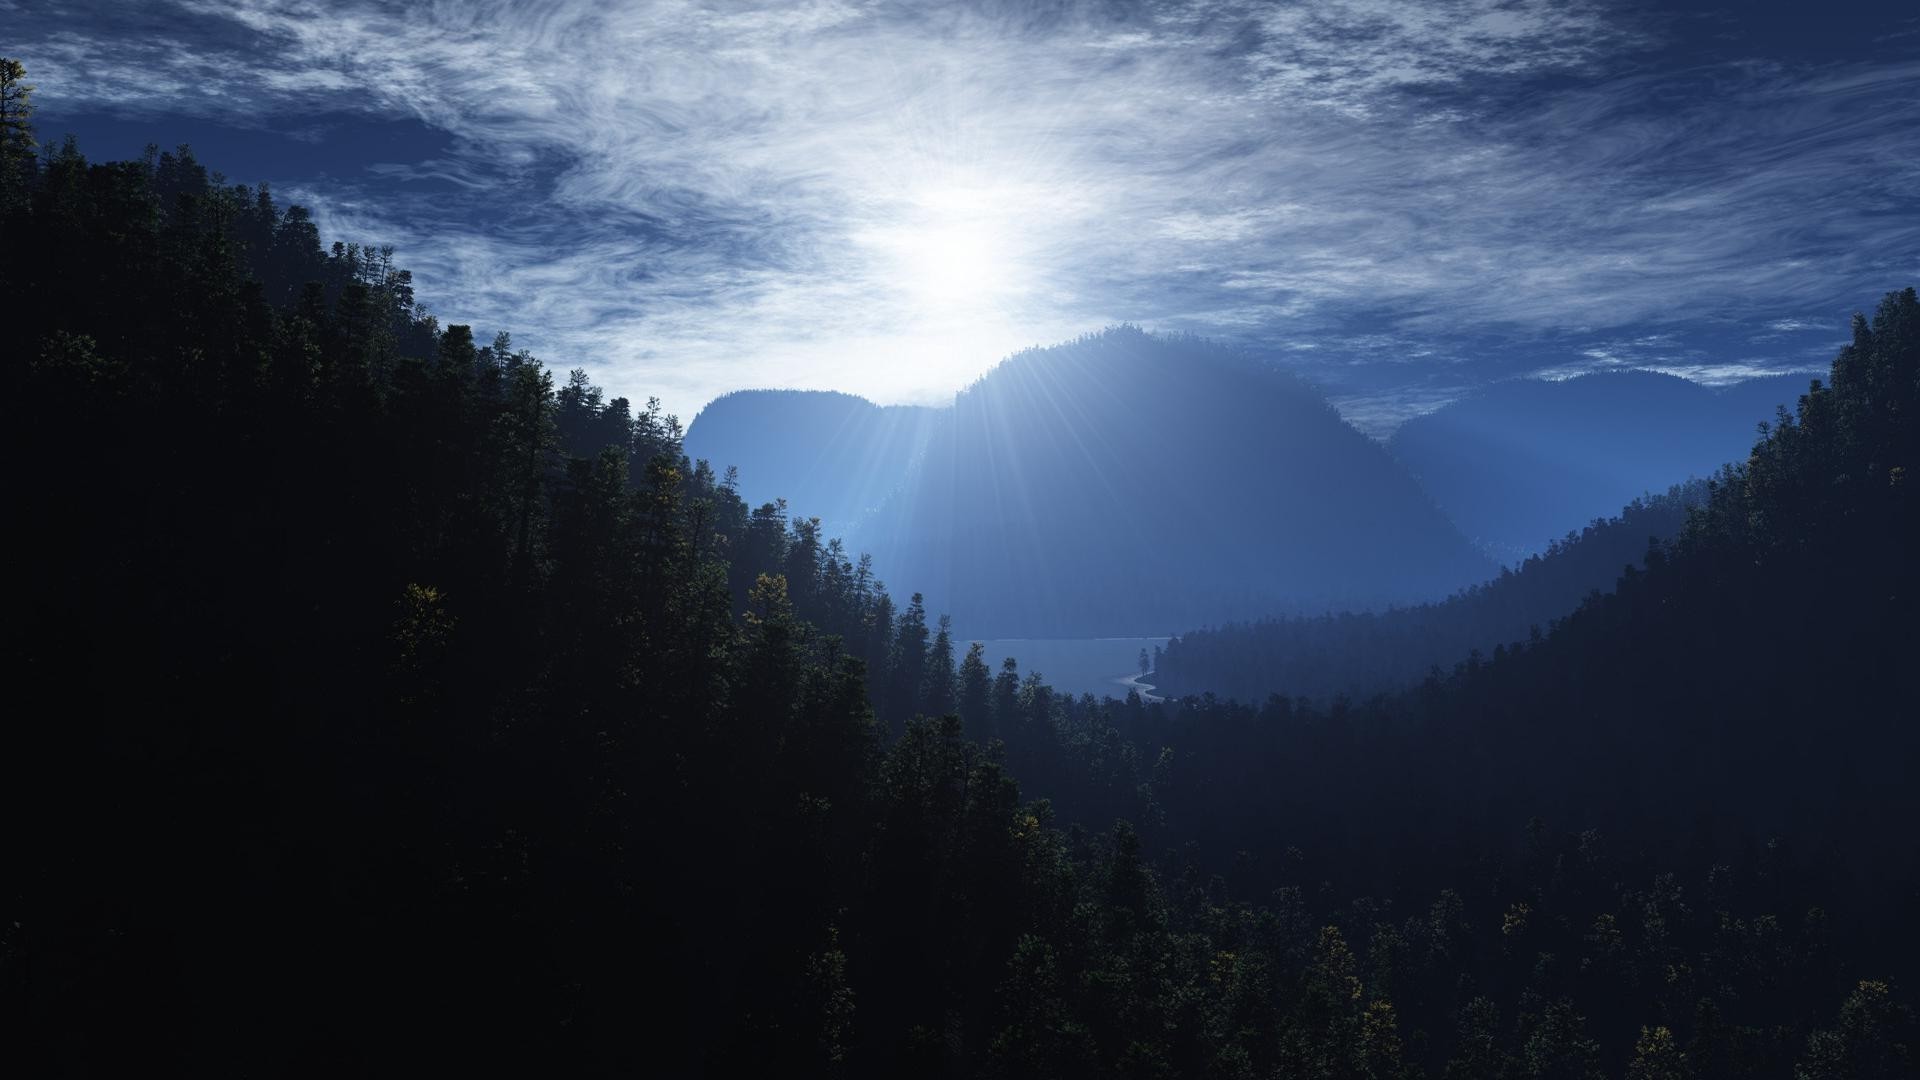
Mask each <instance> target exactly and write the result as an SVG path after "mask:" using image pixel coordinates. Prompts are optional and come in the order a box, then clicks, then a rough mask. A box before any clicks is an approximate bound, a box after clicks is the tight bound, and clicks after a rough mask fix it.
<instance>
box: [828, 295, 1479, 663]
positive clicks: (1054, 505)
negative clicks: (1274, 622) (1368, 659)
mask: <svg viewBox="0 0 1920 1080" xmlns="http://www.w3.org/2000/svg"><path fill="white" fill-rule="evenodd" d="M870 526H871V527H870V528H869V529H866V530H863V531H861V532H860V533H859V534H858V539H859V541H860V544H861V546H862V547H863V548H865V549H866V550H870V551H872V552H873V554H874V563H875V566H876V568H877V569H878V570H879V572H880V573H881V575H882V576H883V577H886V578H887V579H888V580H896V581H913V582H915V583H916V585H915V587H916V588H918V589H920V590H921V591H923V592H925V593H926V594H927V596H928V598H929V600H930V602H932V603H933V604H934V605H935V606H936V607H938V608H940V609H941V610H947V611H950V612H951V613H952V615H953V618H954V622H955V625H956V626H958V627H960V628H961V629H962V630H963V631H964V632H966V633H968V634H973V635H976V636H999V637H1006V636H1048V635H1058V636H1093V635H1103V634H1146V633H1158V632H1162V631H1164V630H1165V629H1167V628H1169V627H1178V626H1185V625H1193V624H1194V623H1195V622H1207V621H1219V620H1224V619H1231V618H1249V617H1253V616H1256V615H1265V614H1271V613H1275V612H1298V611H1324V610H1329V609H1349V608H1351V609H1367V608H1374V607H1382V606H1386V605H1388V604H1394V603H1408V602H1415V601H1420V600H1425V599H1431V598H1436V597H1440V596H1444V595H1446V594H1447V593H1450V592H1452V591H1453V590H1455V589H1458V588H1460V587H1462V586H1464V585H1467V584H1469V583H1472V582H1475V581H1479V580H1482V579H1484V578H1486V577H1488V576H1490V575H1491V574H1492V572H1493V566H1492V564H1491V563H1490V562H1489V561H1488V560H1487V559H1485V558H1484V557H1483V556H1481V555H1479V554H1478V553H1477V552H1475V551H1474V550H1473V548H1472V547H1471V545H1469V544H1468V543H1467V542H1466V541H1465V540H1464V539H1463V538H1462V537H1461V536H1460V534H1459V533H1458V531H1456V530H1455V529H1454V528H1453V527H1452V526H1451V525H1450V524H1449V523H1448V522H1447V520H1446V518H1445V517H1444V516H1443V515H1442V514H1441V513H1440V512H1439V511H1438V510H1437V509H1436V508H1435V507H1434V506H1433V504H1432V503H1431V502H1430V501H1429V500H1428V499H1427V498H1426V496H1425V495H1424V494H1422V492H1421V491H1420V489H1419V487H1418V485H1417V484H1415V483H1414V482H1413V480H1412V479H1411V478H1410V477H1409V476H1408V475H1407V474H1406V472H1405V470H1404V469H1402V468H1401V467H1400V466H1399V465H1398V464H1396V463H1395V462H1394V461H1393V460H1392V458H1391V457H1390V456H1388V455H1387V454H1386V453H1385V452H1384V451H1383V450H1382V448H1381V447H1380V446H1379V445H1378V444H1377V443H1375V442H1373V441H1372V440H1370V439H1368V438H1367V437H1366V436H1364V435H1362V434H1360V433H1359V432H1358V431H1356V430H1354V429H1353V428H1352V427H1350V426H1348V425H1347V424H1346V423H1345V422H1343V421H1342V420H1341V419H1340V417H1339V415H1338V414H1337V413H1335V412H1334V410H1333V409H1332V407H1331V406H1329V405H1328V404H1327V402H1326V400H1325V399H1324V398H1323V397H1322V396H1321V395H1320V394H1319V392H1318V391H1316V390H1315V389H1313V388H1312V387H1310V386H1308V385H1307V384H1305V383H1303V382H1302V381H1300V380H1299V379H1297V378H1294V377H1292V376H1290V375H1287V374H1285V373H1282V372H1279V371H1276V370H1274V369H1272V368H1269V367H1265V366H1262V365H1259V364H1256V363H1254V362H1251V361H1249V360H1247V359H1246V358H1244V357H1242V356H1241V355H1239V354H1237V353H1235V352H1233V351H1231V350H1228V349H1225V348H1222V347H1219V346H1215V345H1211V344H1208V343H1205V342H1202V341H1199V340H1194V339H1185V338H1169V337H1159V336H1155V335H1151V334H1146V333H1143V332H1141V331H1139V330H1136V329H1132V328H1126V327H1122V328H1115V329H1110V330H1107V331H1105V332H1102V333H1099V334H1094V335H1091V336H1089V337H1085V338H1082V339H1080V340H1077V341H1074V342H1071V343H1069V344H1066V345H1060V346H1056V347H1054V348H1048V349H1035V350H1030V351H1028V352H1024V353H1021V354H1019V355H1017V356H1014V357H1012V358H1010V359H1008V360H1006V361H1004V362H1003V363H1001V364H1000V365H999V366H998V367H996V368H994V369H993V370H992V371H991V372H989V373H988V374H987V375H986V376H984V377H983V378H981V379H980V380H979V381H978V382H977V383H975V384H974V385H973V386H971V387H969V388H968V389H966V390H965V391H963V392H962V393H961V394H960V395H959V396H958V397H957V399H956V400H955V402H954V405H953V408H952V410H951V411H950V412H949V413H948V414H947V416H946V417H945V420H944V422H943V423H942V424H941V425H940V426H938V427H937V428H936V429H935V431H934V434H933V437H932V439H931V440H930V441H929V443H928V446H927V450H926V453H925V455H924V457H923V459H922V461H921V464H920V466H919V467H918V468H917V469H916V470H915V473H914V475H913V476H912V478H911V479H910V481H909V482H908V483H907V484H906V485H905V486H904V487H903V488H902V489H901V491H900V493H899V495H898V496H897V497H896V499H895V500H894V501H893V502H892V503H891V504H890V505H889V506H888V507H887V508H886V509H885V510H884V511H883V512H882V513H881V514H879V515H876V516H875V517H874V518H872V519H870Z"/></svg>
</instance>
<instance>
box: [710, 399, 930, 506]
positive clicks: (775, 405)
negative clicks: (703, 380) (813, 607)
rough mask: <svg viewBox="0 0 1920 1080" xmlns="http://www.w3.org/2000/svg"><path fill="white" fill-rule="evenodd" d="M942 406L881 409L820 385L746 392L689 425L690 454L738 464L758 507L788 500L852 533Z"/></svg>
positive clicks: (744, 487)
mask: <svg viewBox="0 0 1920 1080" xmlns="http://www.w3.org/2000/svg"><path fill="white" fill-rule="evenodd" d="M938 415H939V411H938V410H935V409H926V408H918V407H915V406H911V405H889V406H880V405H875V404H874V403H873V402H871V401H868V400H866V399H865V398H860V397H855V396H853V395H852V394H841V393H835V392H831V391H818V390H742V391H739V392H737V393H732V394H727V395H725V396H723V397H719V398H716V399H714V400H713V401H712V402H711V403H709V404H708V405H707V407H706V408H704V409H702V410H700V415H698V416H696V417H694V419H693V423H692V424H690V425H689V426H688V428H687V434H686V439H685V442H684V443H683V445H684V447H685V450H686V453H687V456H688V457H690V458H692V459H693V460H695V461H702V460H704V461H707V462H709V463H710V464H712V465H713V467H714V468H715V469H716V470H722V471H724V470H725V469H727V468H729V467H735V468H738V470H739V475H738V478H737V483H738V484H739V490H740V494H741V497H743V498H745V499H746V500H747V502H749V503H751V504H753V505H756V506H758V505H760V504H762V503H767V502H772V501H773V500H775V499H780V498H784V499H786V500H787V503H788V507H789V508H790V509H791V510H792V512H793V513H794V514H795V515H796V516H799V517H802V518H806V517H817V518H819V519H820V522H821V525H822V526H823V527H824V528H825V529H826V530H827V531H828V533H830V534H831V533H839V532H844V531H846V530H847V529H849V528H851V527H852V526H853V525H854V524H855V523H856V522H858V521H859V520H860V519H861V518H862V517H864V516H865V515H867V514H868V513H870V512H872V511H873V509H874V508H875V507H877V506H879V505H880V504H881V503H882V502H884V501H885V500H886V498H887V496H888V495H890V494H892V493H893V491H894V489H895V488H896V487H898V486H899V484H900V482H901V481H902V480H903V479H905V478H906V476H907V473H908V469H909V467H910V466H911V465H912V463H913V462H914V461H915V459H916V458H918V456H919V455H920V452H921V451H922V450H923V449H925V447H926V444H927V437H928V435H929V434H930V433H931V432H932V430H933V424H934V420H935V417H937V416H938Z"/></svg>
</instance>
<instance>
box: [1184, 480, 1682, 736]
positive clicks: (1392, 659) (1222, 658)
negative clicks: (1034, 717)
mask: <svg viewBox="0 0 1920 1080" xmlns="http://www.w3.org/2000/svg"><path fill="white" fill-rule="evenodd" d="M1706 493H1707V485H1706V483H1705V482H1704V481H1696V482H1694V483H1691V484H1687V485H1683V486H1681V487H1677V488H1675V489H1673V490H1672V491H1669V492H1667V493H1666V494H1663V495H1659V496H1656V497H1654V498H1651V499H1646V500H1637V501H1635V502H1634V503H1632V504H1631V505H1629V506H1627V507H1626V508H1625V509H1623V510H1622V511H1621V512H1620V513H1619V514H1618V515H1617V516H1615V517H1612V518H1608V519H1606V520H1604V521H1595V522H1593V523H1592V524H1590V525H1588V526H1587V528H1586V529H1584V530H1582V531H1581V532H1580V533H1579V535H1577V536H1573V537H1570V538H1568V539H1565V540H1556V541H1554V543H1553V544H1552V545H1550V546H1549V547H1548V549H1547V551H1546V552H1545V553H1544V554H1541V555H1534V556H1530V557H1529V558H1528V559H1527V560H1526V561H1525V562H1524V563H1522V564H1521V565H1520V567H1519V568H1518V569H1517V570H1502V571H1501V573H1500V576H1499V577H1497V578H1495V579H1493V580H1492V581H1489V582H1486V583H1485V584H1481V585H1475V586H1473V587H1472V588H1469V589H1466V590H1464V591H1462V592H1460V593H1457V594H1455V595H1454V596H1451V597H1449V598H1447V599H1446V600H1445V601H1443V602H1440V603H1436V604H1421V605H1418V606H1415V607H1409V608H1399V609H1396V610H1393V611H1385V612H1378V613H1360V614H1351V613H1348V614H1339V615H1322V616H1313V617H1307V618H1284V619H1262V620H1259V621H1257V622H1252V623H1236V624H1230V625H1227V626H1221V627H1217V628H1211V629H1205V630H1196V631H1193V632H1191V633H1187V634H1182V635H1180V636H1179V637H1177V638H1174V639H1173V640H1172V641H1170V642H1168V643H1167V646H1166V649H1165V650H1164V651H1163V653H1162V654H1161V656H1160V658H1159V663H1158V665H1157V669H1156V671H1155V672H1154V678H1153V679H1151V680H1150V681H1151V682H1153V683H1154V685H1155V686H1156V687H1157V688H1158V690H1159V691H1160V692H1161V693H1162V694H1166V695H1170V696H1181V695H1186V694H1199V693H1207V692H1211V693H1215V694H1218V695H1220V696H1222V697H1234V698H1239V699H1240V700H1243V701H1261V700H1264V699H1265V698H1266V697H1267V695H1269V694H1281V695H1283V696H1287V697H1308V698H1314V699H1320V700H1324V699H1327V698H1330V697H1333V696H1335V695H1343V694H1344V695H1347V696H1349V697H1353V698H1361V697H1365V696H1367V695H1369V694H1374V693H1378V692H1381V691H1385V690H1393V689H1397V688H1400V687H1403V686H1408V685H1411V684H1413V683H1416V682H1418V681H1419V680H1421V679H1422V678H1424V677H1425V676H1426V675H1427V673H1428V672H1429V671H1430V670H1432V669H1433V668H1434V667H1436V666H1437V667H1440V668H1442V669H1449V668H1451V667H1452V666H1453V665H1454V664H1455V663H1457V662H1459V661H1462V660H1465V659H1466V658H1467V657H1468V656H1469V654H1471V653H1472V652H1473V651H1475V650H1478V651H1479V652H1481V653H1483V654H1487V655H1491V654H1492V653H1493V652H1494V650H1495V649H1497V648H1498V647H1500V646H1503V645H1510V644H1513V643H1515V642H1522V641H1526V640H1528V639H1529V637H1531V636H1532V634H1533V633H1534V632H1535V631H1541V632H1544V631H1546V630H1547V629H1549V628H1550V626H1551V624H1552V623H1553V621H1554V620H1556V619H1559V618H1561V617H1563V616H1565V615H1567V614H1569V613H1570V612H1572V611H1573V609H1574V608H1575V607H1576V606H1577V605H1578V604H1579V603H1580V601H1582V600H1584V599H1586V598H1587V597H1588V596H1590V595H1592V594H1593V593H1594V592H1595V591H1596V590H1611V589H1612V588H1613V586H1614V583H1615V581H1616V580H1617V579H1618V578H1619V577H1620V574H1621V571H1622V569H1623V568H1625V567H1627V566H1629V565H1635V566H1637V565H1639V564H1641V563H1642V562H1643V560H1644V558H1645V555H1646V552H1647V548H1648V546H1649V542H1650V541H1653V540H1659V541H1662V542H1664V541H1666V540H1669V539H1671V538H1672V537H1673V536H1674V535H1676V534H1677V533H1678V532H1679V531H1680V530H1681V528H1682V527H1683V526H1685V525H1686V522H1687V513H1688V510H1689V508H1690V507H1694V506H1698V505H1700V504H1702V503H1703V502H1704V501H1705V499H1706Z"/></svg>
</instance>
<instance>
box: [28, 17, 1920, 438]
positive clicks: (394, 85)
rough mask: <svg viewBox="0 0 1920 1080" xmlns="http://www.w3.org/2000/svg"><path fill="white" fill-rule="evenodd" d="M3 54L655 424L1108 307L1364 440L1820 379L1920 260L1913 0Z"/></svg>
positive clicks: (465, 36)
mask: <svg viewBox="0 0 1920 1080" xmlns="http://www.w3.org/2000/svg"><path fill="white" fill-rule="evenodd" d="M0 53H4V54H6V55H11V56H15V57H17V58H19V59H21V60H22V61H23V62H24V63H25V64H26V65H27V68H28V73H29V81H31V82H33V83H34V84H35V85H36V86H37V88H38V89H37V94H36V100H37V103H38V105H39V110H40V111H39V114H38V116H37V117H36V119H37V122H38V126H39V129H40V134H41V137H42V140H43V141H51V140H57V139H58V138H59V137H60V136H62V135H64V134H67V133H72V134H74V135H75V136H77V138H78V139H79V141H80V146H81V149H82V151H83V152H86V153H87V154H88V155H89V156H90V157H93V158H96V159H104V158H117V157H126V156H131V155H134V154H136V153H138V152H139V150H140V148H141V147H142V146H144V145H145V144H147V143H149V142H155V143H159V144H161V145H162V146H171V145H174V144H178V143H182V142H185V143H190V144H191V145H192V146H193V147H194V149H195V152H196V154H197V156H198V157H199V158H200V159H201V160H202V161H203V162H205V163H207V164H208V165H210V166H212V167H214V168H217V169H220V170H222V171H224V172H225V173H226V175H227V177H228V178H229V179H230V180H231V181H235V182H247V183H253V182H260V181H265V182H269V183H270V184H271V186H272V188H273V190H274V191H275V192H276V193H277V195H278V196H279V197H280V198H282V199H283V200H291V201H295V202H298V203H301V204H302V205H305V206H307V207H309V208H310V209H311V210H312V211H313V212H314V215H315V217H316V218H317V220H318V221H319V222H320V224H321V227H322V229H323V234H324V236H325V237H326V238H327V239H328V240H333V239H341V240H348V241H360V242H372V243H379V244H391V245H392V246H393V247H394V248H395V249H396V260H397V261H398V262H399V263H400V264H401V265H404V266H407V267H410V268H411V269H412V270H413V271H414V274H415V278H416V282H417V283H418V285H419V292H420V296H421V298H422V300H423V301H424V302H425V303H426V304H427V305H428V307H430V308H431V309H432V310H433V311H434V312H435V313H436V315H438V317H439V318H440V319H441V320H442V322H466V323H472V324H474V325H475V327H476V330H477V331H478V332H479V333H480V334H481V335H482V336H483V337H484V336H486V335H490V334H492V333H493V332H494V331H496V330H507V331H510V332H511V333H512V334H513V337H514V340H515V342H516V343H517V344H520V345H523V346H526V347H529V348H531V349H532V350H533V351H534V352H535V353H536V355H539V356H540V357H541V358H542V359H544V360H546V361H547V362H548V363H549V364H550V365H553V366H555V367H557V368H560V369H563V370H564V369H568V368H572V367H582V368H585V369H586V370H587V371H588V372H589V373H590V374H591V375H592V376H593V377H594V378H595V380H596V381H597V382H600V383H601V384H602V385H604V386H605V387H607V389H608V390H609V392H610V393H613V394H622V395H625V396H628V397H630V398H633V399H635V400H642V399H645V398H647V397H650V396H658V397H659V398H661V399H662V401H663V402H664V403H665V404H666V406H667V407H668V408H669V409H670V410H672V411H675V412H677V413H679V414H680V415H681V416H683V417H691V416H692V415H693V414H694V413H695V412H697V411H698V409H699V408H700V406H701V405H702V404H704V403H705V402H706V401H708V400H710V399H712V398H713V397H715V396H717V395H719V394H721V393H725V392H727V391H730V390H735V389H743V388H753V387H795V388H810V389H837V390H845V391H849V392H852V393H857V394H861V395H864V396H866V397H869V398H871V399H873V400H875V401H878V402H882V403H898V402H904V403H918V404H938V403H941V402H944V401H946V400H950V398H951V396H952V394H953V393H954V392H955V391H956V390H958V389H960V388H961V387H963V386H964V385H966V384H967V383H969V382H971V381H972V380H973V379H974V378H976V377H978V376H979V375H980V374H982V373H983V372H984V371H986V370H987V369H988V368H989V367H991V366H992V365H993V364H994V363H995V362H997V361H998V360H999V359H1000V358H1001V357H1002V356H1004V355H1006V354H1008V353H1011V352H1013V351H1015V350H1017V349H1019V348H1022V347H1025V346H1028V345H1045V344H1051V343H1054V342H1058V341H1061V340H1065V339H1067V338H1071V337H1074V336H1077V335H1079V334H1082V333H1085V332H1089V331H1093V330H1097V329H1099V328H1101V327H1103V326H1106V325H1111V324H1114V323H1121V322H1126V323H1132V324H1135V325H1139V326H1143V327H1145V328H1147V329H1150V330H1156V331H1180V332H1192V333H1198V334H1202V335H1205V336H1208V337H1211V338H1215V339H1219V340H1224V341H1229V342H1233V343H1236V344H1238V345H1241V346H1242V347H1244V348H1246V349H1247V350H1248V351H1250V352H1252V353H1255V354H1257V355H1259V356H1262V357H1266V358H1269V359H1271V360H1273V361H1274V362H1277V363H1281V364H1284V365H1286V366H1288V367H1290V368H1292V369H1294V370H1297V371H1299V372H1300V373H1301V374H1303V375H1305V376H1307V377H1308V378H1310V379H1313V380H1315V381H1317V382H1319V383H1321V384H1322V385H1323V386H1324V387H1326V388H1327V390H1328V392H1329V394H1330V396H1332V397H1333V398H1334V400H1335V402H1336V403H1337V404H1339V405H1340V406H1341V408H1342V410H1343V412H1345V413H1346V414H1347V415H1348V417H1349V418H1350V419H1352V420H1353V421H1354V422H1355V423H1356V424H1357V425H1359V426H1361V427H1362V428H1363V429H1364V430H1369V431H1371V432H1373V433H1375V434H1381V433H1384V432H1385V431H1387V430H1390V428H1391V427H1392V425H1393V424H1394V423H1395V422H1397V421H1398V420H1399V419H1402V418H1404V417H1405V416H1407V415H1411V414H1413V413H1416V412H1420V411H1424V410H1426V409H1431V408H1433V407H1436V406H1437V405H1439V404H1441V403H1443V402H1445V401H1447V400H1449V399H1451V398H1453V397H1457V396H1459V395H1460V394H1462V393H1464V392H1467V391H1469V390H1470V389H1471V388H1472V387H1474V386H1477V385H1482V384H1484V383H1486V382H1489V381H1492V380H1497V379H1502V378H1511V377H1517V376H1536V377H1545V378H1562V377H1567V376H1570V375H1574V374H1578V373H1581V372H1584V371H1591V370H1604V369H1609V368H1626V367H1642V368H1651V369H1655V370H1662V371H1668V372H1671V373H1674V374H1680V375H1685V376H1688V377H1691V378H1695V379H1697V380H1700V381H1703V382H1708V383H1713V384H1725V383H1728V382H1733V381H1738V380H1740V379H1743V378H1748V377H1753V376H1756V375H1761V374H1780V373H1789V372H1813V371H1819V370H1824V368H1825V366H1826V365H1827V363H1828V362H1829V361H1830V360H1831V359H1832V356H1833V353H1834V351H1835V350H1836V349H1837V348H1838V346H1839V345H1840V344H1841V343H1842V342H1843V341H1844V340H1845V339H1846V326H1847V320H1848V317H1849V315H1850V313H1851V312H1853V311H1855V310H1858V309H1861V308H1871V305H1872V304H1873V303H1874V301H1875V300H1876V299H1877V298H1878V297H1879V295H1880V294H1882V293H1884V292H1885V291H1887V290H1889V289H1893V288H1900V287H1905V286H1907V285H1911V284H1915V283H1916V280H1920V212H1916V207H1920V9H1916V8H1914V7H1913V6H1912V5H1911V4H1902V3H1854V2H1851V0H1832V2H1823V3H1821V4H1819V5H1808V4H1804V3H1801V4H1792V5H1781V6H1780V7H1778V8H1772V7H1769V6H1767V5H1765V4H1752V3H1738V4H1714V5H1701V6H1687V5H1676V4H1672V3H1660V4H1653V3H1605V2H1587V0H1432V2H1428V3H1418V4H1416V3H1409V2H1394V0H1324V2H1313V3H1297V4H1289V3H1207V2H1198V0H1182V2H1167V3H1145V2H1142V3H1125V2H1106V3H1072V2H1047V0H1027V2H1019V3H1012V2H1006V3H1000V2H979V3H968V4H929V3H900V2H892V0H881V2H820V3H807V2H789V3H776V4H767V5H755V4H751V3H745V2H739V3H715V4H703V3H694V2H662V3H644V2H621V3H611V2H606V3H603V2H590V0H557V2H549V3H539V4H535V3H526V2H517V0H462V2H455V0H411V2H400V3H386V2H375V0H339V2H320V0H131V2H112V0H96V2H58V0H0Z"/></svg>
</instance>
